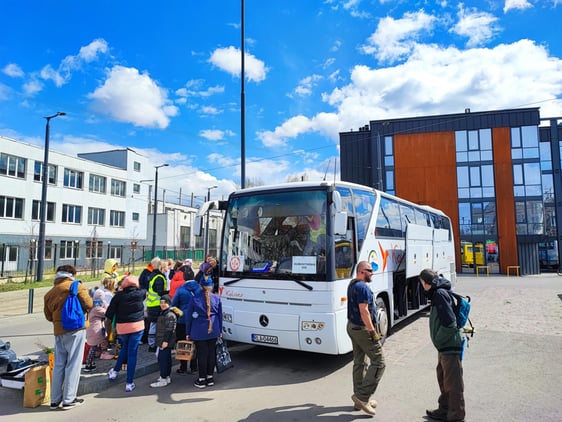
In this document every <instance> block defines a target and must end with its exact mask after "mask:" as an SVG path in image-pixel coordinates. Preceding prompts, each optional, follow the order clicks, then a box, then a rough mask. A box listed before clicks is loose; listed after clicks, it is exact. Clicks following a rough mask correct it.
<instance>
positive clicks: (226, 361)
mask: <svg viewBox="0 0 562 422" xmlns="http://www.w3.org/2000/svg"><path fill="white" fill-rule="evenodd" d="M216 353H217V372H218V373H219V374H220V373H221V372H224V371H226V370H227V369H230V368H232V367H233V366H234V364H233V363H232V358H231V357H230V352H229V351H228V347H227V346H226V341H224V340H223V339H222V338H219V339H218V340H217V348H216Z"/></svg>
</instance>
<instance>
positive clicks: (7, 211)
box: [0, 196, 23, 219]
mask: <svg viewBox="0 0 562 422" xmlns="http://www.w3.org/2000/svg"><path fill="white" fill-rule="evenodd" d="M0 217H3V218H14V219H15V218H17V219H22V218H23V198H12V197H11V196H0Z"/></svg>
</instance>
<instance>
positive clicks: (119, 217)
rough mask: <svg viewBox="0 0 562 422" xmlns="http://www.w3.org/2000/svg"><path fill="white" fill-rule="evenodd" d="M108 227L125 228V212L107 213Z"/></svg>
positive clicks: (112, 211)
mask: <svg viewBox="0 0 562 422" xmlns="http://www.w3.org/2000/svg"><path fill="white" fill-rule="evenodd" d="M109 225H110V226H111V227H125V211H114V210H111V211H110V212H109Z"/></svg>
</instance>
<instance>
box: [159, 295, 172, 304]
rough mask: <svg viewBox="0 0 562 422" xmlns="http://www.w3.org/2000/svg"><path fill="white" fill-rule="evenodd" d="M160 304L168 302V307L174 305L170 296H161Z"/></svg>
mask: <svg viewBox="0 0 562 422" xmlns="http://www.w3.org/2000/svg"><path fill="white" fill-rule="evenodd" d="M160 302H166V303H167V304H168V305H171V304H172V298H171V297H170V295H164V296H160Z"/></svg>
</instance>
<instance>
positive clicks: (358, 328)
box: [347, 261, 385, 415]
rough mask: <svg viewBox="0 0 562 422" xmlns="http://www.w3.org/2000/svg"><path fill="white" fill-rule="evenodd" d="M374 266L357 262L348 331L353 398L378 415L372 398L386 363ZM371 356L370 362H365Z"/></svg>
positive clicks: (350, 291) (360, 406)
mask: <svg viewBox="0 0 562 422" xmlns="http://www.w3.org/2000/svg"><path fill="white" fill-rule="evenodd" d="M372 273H373V269H372V268H371V265H370V264H369V263H368V262H367V261H360V262H359V263H358V264H357V275H356V278H354V279H353V280H351V282H350V283H349V286H348V288H347V320H348V322H347V334H348V335H349V337H350V338H351V344H352V345H353V396H351V400H353V403H354V405H355V409H356V410H363V411H364V412H365V413H367V414H368V415H375V413H376V411H375V407H376V406H377V402H376V401H375V400H370V398H371V396H372V395H373V394H374V393H375V390H376V389H377V386H378V385H379V382H380V380H381V378H382V374H383V373H384V369H385V363H384V356H383V354H382V347H381V343H380V335H379V334H378V332H377V331H376V326H375V315H376V308H375V304H374V300H373V292H372V291H371V289H370V287H369V285H368V283H370V282H371V275H372ZM365 356H367V357H368V358H369V365H368V366H367V368H366V370H365V366H366V365H367V364H366V362H365Z"/></svg>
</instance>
